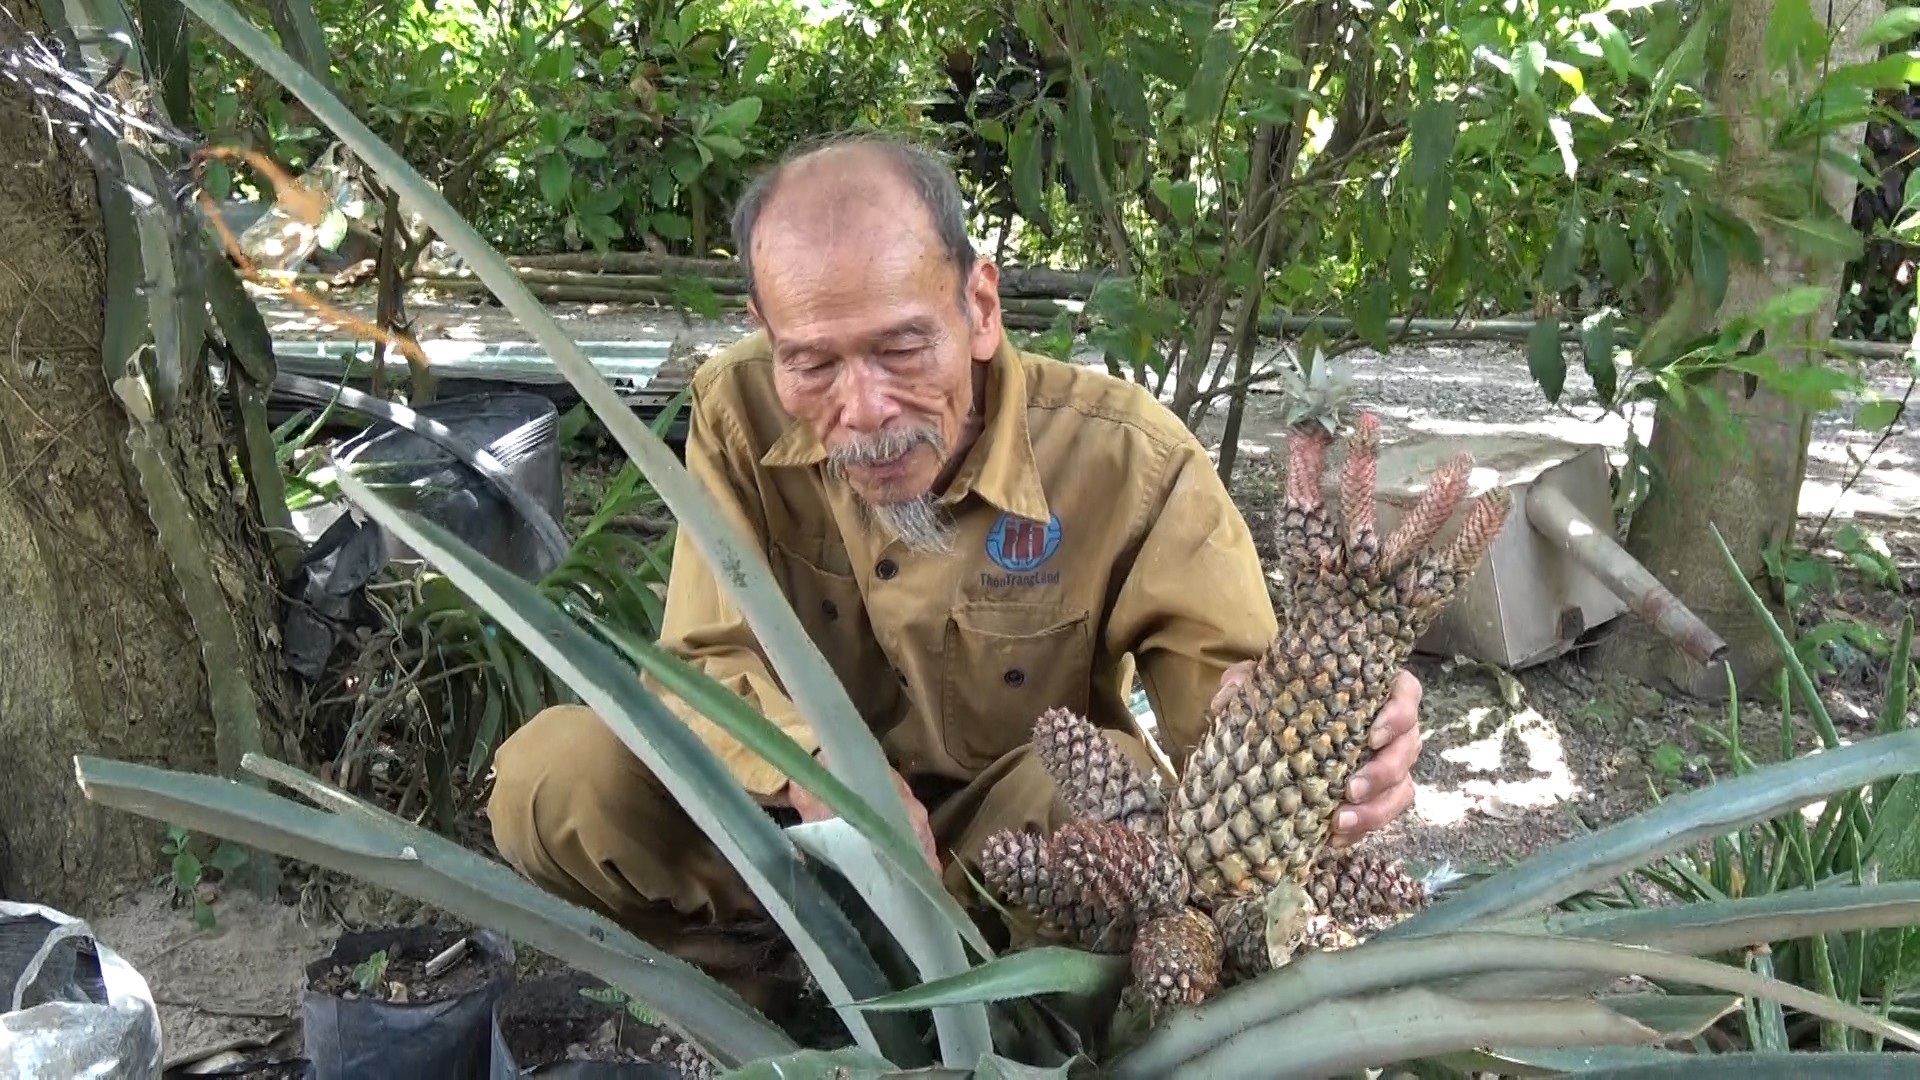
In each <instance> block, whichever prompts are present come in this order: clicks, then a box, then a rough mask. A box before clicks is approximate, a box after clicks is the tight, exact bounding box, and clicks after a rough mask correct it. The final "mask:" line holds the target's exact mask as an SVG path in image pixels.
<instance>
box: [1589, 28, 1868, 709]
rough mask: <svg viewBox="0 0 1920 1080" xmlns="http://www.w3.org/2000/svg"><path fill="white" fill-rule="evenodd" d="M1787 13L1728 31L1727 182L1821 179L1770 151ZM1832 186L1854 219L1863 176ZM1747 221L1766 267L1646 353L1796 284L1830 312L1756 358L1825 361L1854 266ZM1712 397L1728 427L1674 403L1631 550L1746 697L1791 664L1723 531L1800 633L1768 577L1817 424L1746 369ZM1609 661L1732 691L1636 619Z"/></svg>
mask: <svg viewBox="0 0 1920 1080" xmlns="http://www.w3.org/2000/svg"><path fill="white" fill-rule="evenodd" d="M1773 6H1774V5H1773V2H1772V0H1737V2H1736V3H1734V4H1733V5H1732V6H1731V10H1730V11H1729V12H1728V13H1727V15H1726V16H1725V19H1726V22H1725V23H1724V24H1723V25H1722V27H1721V28H1720V29H1721V31H1722V35H1723V40H1724V42H1725V46H1724V48H1725V52H1724V54H1723V58H1722V60H1721V63H1720V65H1719V68H1718V70H1717V71H1716V72H1715V75H1716V78H1715V80H1714V81H1715V82H1716V83H1717V84H1718V85H1717V86H1716V87H1714V88H1712V97H1713V99H1714V101H1715V103H1716V104H1717V105H1718V106H1719V107H1720V109H1721V110H1722V112H1723V115H1724V117H1725V124H1726V139H1727V143H1726V147H1727V150H1726V152H1727V158H1726V162H1725V166H1724V168H1723V170H1722V175H1723V176H1726V177H1741V178H1752V177H1758V176H1761V175H1763V170H1771V171H1773V173H1774V174H1775V175H1779V170H1781V169H1794V170H1796V171H1797V172H1798V173H1799V175H1801V176H1808V175H1810V174H1811V169H1810V168H1809V166H1808V163H1806V162H1805V161H1804V160H1800V161H1782V160H1781V158H1780V156H1779V154H1778V153H1776V152H1770V151H1769V149H1768V145H1767V143H1768V139H1769V137H1770V133H1771V130H1772V127H1773V115H1774V114H1776V113H1777V112H1778V111H1779V110H1778V109H1777V107H1775V108H1772V110H1771V112H1770V111H1769V106H1768V105H1766V104H1764V103H1763V97H1764V96H1765V95H1768V94H1771V93H1774V92H1775V91H1776V90H1777V88H1778V87H1779V86H1780V85H1781V83H1780V81H1779V79H1778V75H1779V73H1776V72H1773V71H1771V70H1770V69H1769V65H1768V61H1767V54H1766V41H1765V39H1766V34H1767V32H1768V30H1767V28H1768V27H1769V26H1770V25H1771V21H1770V20H1771V16H1772V13H1773ZM1824 8H1825V5H1823V4H1821V3H1818V2H1816V3H1815V4H1814V21H1815V22H1817V23H1826V22H1827V15H1826V12H1825V11H1824ZM1883 10H1884V5H1883V4H1882V3H1881V2H1880V0H1866V2H1864V3H1861V4H1859V5H1853V6H1849V7H1847V8H1845V9H1844V10H1843V11H1842V12H1836V13H1835V17H1834V22H1833V24H1831V25H1833V34H1834V39H1835V40H1834V44H1833V50H1832V64H1833V66H1836V67H1837V66H1840V65H1843V64H1849V63H1854V62H1858V61H1860V60H1865V59H1870V58H1871V55H1872V53H1871V50H1863V49H1861V48H1860V46H1859V40H1860V35H1861V34H1862V32H1863V31H1864V30H1865V29H1866V28H1867V27H1868V26H1869V25H1871V24H1872V22H1873V21H1874V19H1876V18H1877V17H1878V16H1879V15H1880V13H1881V12H1882V11H1883ZM1841 19H1844V20H1845V22H1844V24H1842V23H1841V22H1840V20H1841ZM1816 74H1817V70H1816ZM1802 78H1803V80H1807V77H1806V76H1804V75H1803V76H1802ZM1807 81H1810V80H1807ZM1864 133H1865V125H1864V124H1860V125H1856V126H1853V127H1850V128H1847V129H1844V130H1842V131H1840V132H1836V133H1834V134H1833V135H1832V136H1830V141H1831V143H1832V146H1833V150H1834V152H1835V153H1837V154H1842V155H1846V156H1849V157H1851V156H1853V155H1854V154H1856V153H1858V150H1859V147H1860V142H1861V138H1862V136H1863V135H1864ZM1819 183H1820V192H1819V195H1820V197H1821V198H1823V199H1824V200H1825V201H1826V203H1827V205H1828V206H1829V207H1831V208H1832V209H1833V210H1834V211H1835V213H1837V215H1838V216H1839V219H1840V220H1841V221H1843V222H1844V221H1846V220H1848V217H1849V210H1850V208H1851V206H1852V204H1853V198H1854V189H1855V187H1856V184H1855V182H1854V181H1853V180H1852V179H1851V178H1849V177H1848V176H1847V175H1846V174H1844V173H1842V172H1841V171H1839V170H1838V169H1835V168H1833V167H1832V166H1830V165H1822V166H1821V167H1820V179H1819ZM1735 205H1736V206H1739V205H1740V204H1739V203H1736V204H1735ZM1742 216H1743V217H1746V219H1747V220H1748V222H1749V223H1750V224H1752V225H1753V226H1754V228H1755V229H1756V231H1757V232H1758V233H1759V234H1760V239H1761V243H1762V245H1763V248H1764V252H1765V256H1766V260H1765V262H1764V263H1761V264H1753V263H1747V262H1743V261H1739V260H1735V261H1734V262H1733V265H1732V266H1731V268H1730V271H1729V274H1728V279H1727V289H1726V295H1725V297H1724V299H1723V300H1722V302H1721V304H1720V306H1719V308H1718V309H1717V310H1708V307H1707V305H1706V304H1705V303H1704V302H1702V301H1700V300H1699V297H1700V295H1701V294H1700V291H1699V289H1698V286H1697V283H1696V282H1694V281H1693V280H1692V279H1688V280H1687V281H1685V282H1683V283H1682V285H1681V286H1680V290H1679V292H1678V299H1677V301H1676V303H1677V305H1678V310H1679V311H1680V312H1686V311H1689V310H1695V311H1697V312H1698V313H1699V316H1700V317H1697V318H1685V319H1673V320H1665V319H1663V322H1665V323H1667V324H1668V325H1666V326H1664V327H1661V326H1656V327H1655V328H1654V331H1653V332H1650V333H1649V334H1648V335H1647V337H1646V338H1645V339H1643V342H1642V345H1643V347H1645V346H1646V345H1648V344H1649V342H1650V341H1651V340H1652V339H1653V338H1654V337H1655V336H1656V334H1662V335H1663V336H1666V337H1668V339H1669V340H1671V339H1672V338H1684V337H1686V336H1689V335H1690V334H1692V333H1695V332H1698V331H1700V330H1702V329H1705V328H1707V327H1710V326H1714V325H1724V324H1725V323H1726V321H1727V320H1729V319H1732V318H1735V317H1737V316H1740V315H1746V314H1751V313H1753V312H1754V311H1755V310H1757V309H1758V308H1759V307H1760V306H1761V305H1763V304H1765V303H1766V302H1767V301H1768V300H1769V299H1771V298H1773V297H1775V296H1778V295H1779V294H1780V293H1781V292H1782V291H1783V290H1785V289H1788V288H1792V287H1796V286H1800V285H1811V286H1817V287H1819V288H1822V289H1825V290H1827V291H1828V294H1829V295H1828V298H1827V300H1826V302H1825V303H1824V304H1823V305H1822V306H1821V307H1820V309H1819V310H1818V311H1816V312H1814V313H1813V314H1812V315H1811V316H1810V317H1808V318H1807V319H1805V320H1804V321H1803V322H1801V323H1799V324H1797V325H1796V326H1795V328H1794V329H1795V331H1796V333H1795V334H1794V335H1793V337H1794V341H1793V342H1790V343H1782V342H1777V341H1776V342H1756V343H1755V351H1756V352H1765V353H1767V354H1770V355H1772V356H1773V357H1775V358H1777V359H1778V360H1779V362H1780V363H1781V364H1782V365H1784V366H1788V367H1792V366H1795V365H1801V364H1808V363H1820V362H1821V358H1820V357H1819V356H1817V355H1815V354H1813V352H1812V351H1811V349H1810V348H1809V347H1804V346H1803V345H1802V344H1801V343H1803V342H1813V343H1818V342H1824V341H1825V340H1826V339H1827V338H1828V336H1829V335H1830V334H1831V333H1832V330H1833V319H1834V312H1835V308H1836V306H1837V304H1838V301H1839V296H1838V289H1839V286H1840V282H1841V274H1842V272H1843V271H1844V269H1845V266H1844V264H1843V263H1842V262H1840V261H1837V260H1832V259H1816V258H1813V257H1810V256H1809V255H1808V254H1807V253H1806V252H1804V251H1802V250H1800V249H1799V248H1797V247H1795V246H1794V245H1792V244H1791V243H1789V242H1787V241H1785V240H1783V239H1782V238H1781V236H1780V235H1779V234H1778V233H1777V232H1775V231H1773V230H1770V229H1769V228H1767V227H1766V225H1765V223H1764V222H1763V221H1762V220H1760V219H1758V218H1756V217H1754V216H1752V215H1749V214H1743V215H1742ZM1699 389H1700V392H1701V393H1702V394H1703V395H1713V396H1714V398H1715V400H1716V401H1717V403H1719V404H1720V405H1721V406H1723V407H1724V410H1725V412H1726V413H1727V414H1729V415H1730V416H1731V417H1732V418H1733V420H1734V423H1733V424H1731V425H1730V424H1728V423H1727V421H1726V420H1725V419H1723V418H1722V417H1719V416H1715V415H1713V413H1712V412H1710V411H1709V410H1707V409H1706V408H1704V407H1703V406H1701V405H1699V404H1698V403H1688V404H1687V405H1684V406H1683V405H1680V404H1677V403H1675V402H1674V401H1673V400H1672V399H1670V398H1663V399H1661V401H1660V403H1659V406H1658V407H1657V409H1656V411H1655V413H1654V423H1653V434H1652V437H1651V438H1650V439H1649V440H1648V447H1647V450H1648V458H1649V461H1650V462H1651V466H1652V469H1653V476H1652V479H1651V485H1652V486H1651V491H1650V493H1649V495H1648V498H1647V501H1646V503H1645V504H1644V505H1643V507H1642V508H1641V509H1640V511H1639V512H1638V513H1636V514H1635V515H1634V519H1633V524H1632V528H1631V531H1630V533H1629V536H1628V542H1627V547H1628V549H1629V550H1630V551H1631V552H1632V553H1633V554H1634V555H1635V556H1636V557H1637V558H1639V559H1640V561H1641V562H1642V563H1643V564H1644V565H1645V566H1646V567H1647V569H1648V570H1650V571H1651V572H1652V573H1653V574H1654V575H1655V576H1657V577H1658V578H1659V579H1660V580H1661V581H1662V582H1664V583H1665V584H1666V586H1667V587H1668V588H1669V589H1671V590H1672V591H1673V592H1674V593H1675V595H1677V596H1678V597H1679V598H1680V600H1681V601H1682V602H1683V603H1685V604H1686V605H1687V606H1688V607H1689V608H1691V609H1692V610H1693V612H1694V613H1695V614H1697V615H1699V616H1700V617H1701V618H1702V619H1703V620H1705V621H1706V623H1707V625H1709V626H1711V627H1712V628H1713V629H1714V630H1715V632H1717V633H1718V634H1719V635H1720V636H1721V638H1722V639H1723V640H1725V641H1726V643H1727V646H1728V651H1727V655H1726V657H1725V659H1724V663H1725V664H1726V666H1727V668H1728V669H1729V670H1730V671H1731V673H1732V674H1733V677H1734V680H1735V682H1736V683H1737V685H1738V686H1739V687H1740V688H1741V689H1742V691H1743V692H1744V691H1745V690H1746V689H1748V688H1751V687H1754V686H1756V685H1757V684H1759V683H1760V682H1762V681H1764V680H1765V679H1767V678H1768V677H1769V676H1771V675H1772V674H1773V673H1774V672H1776V671H1777V670H1778V667H1779V664H1780V662H1781V660H1782V658H1781V657H1780V655H1779V651H1778V650H1777V649H1776V648H1775V647H1774V645H1773V642H1772V640H1771V638H1770V637H1769V636H1768V633H1767V631H1766V626H1765V623H1764V622H1763V621H1762V620H1761V619H1760V618H1759V616H1758V615H1757V614H1756V613H1755V612H1754V611H1753V608H1752V605H1751V604H1750V602H1749V601H1748V600H1747V598H1746V596H1745V595H1744V593H1743V592H1742V590H1741V589H1740V587H1739V584H1738V583H1737V582H1735V581H1734V580H1733V579H1732V577H1731V575H1730V574H1729V572H1728V570H1727V567H1726V565H1725V561H1724V559H1723V557H1722V556H1721V554H1720V550H1719V548H1718V546H1717V545H1716V544H1715V543H1714V540H1713V532H1712V530H1711V529H1710V528H1709V526H1712V527H1713V528H1717V529H1719V531H1720V534H1721V536H1722V537H1723V538H1724V539H1725V540H1726V543H1727V547H1728V549H1729V550H1730V551H1732V553H1733V555H1734V557H1735V560H1736V561H1737V562H1738V564H1739V566H1740V571H1741V574H1742V576H1744V577H1745V578H1746V579H1747V580H1748V581H1749V582H1751V583H1752V584H1753V586H1754V588H1755V591H1756V592H1758V593H1759V594H1760V596H1761V597H1762V599H1764V600H1766V601H1767V602H1768V605H1769V607H1770V608H1771V609H1772V612H1773V614H1774V617H1775V618H1776V619H1778V620H1779V621H1780V624H1781V626H1782V627H1785V628H1787V629H1788V631H1789V632H1791V623H1790V620H1789V619H1788V618H1787V616H1786V613H1785V612H1784V610H1782V608H1781V607H1780V601H1779V597H1778V596H1777V594H1776V590H1774V589H1773V588H1772V587H1771V586H1770V585H1769V583H1768V582H1767V580H1766V573H1767V572H1766V567H1765V563H1764V560H1763V555H1764V552H1765V551H1766V549H1767V547H1768V546H1769V545H1771V544H1774V543H1776V542H1786V541H1789V540H1791V539H1792V536H1793V532H1794V527H1795V524H1796V523H1797V521H1798V519H1799V501H1800V486H1801V481H1802V478H1803V477H1804V475H1805V472H1806V458H1807V443H1808V439H1809V436H1810V433H1811V429H1812V417H1811V416H1810V415H1809V414H1808V412H1807V410H1806V409H1805V408H1804V407H1802V406H1800V405H1799V404H1797V403H1795V402H1793V401H1790V400H1788V399H1787V398H1785V397H1783V396H1781V395H1780V394H1779V393H1776V392H1775V391H1773V390H1772V389H1770V388H1768V387H1767V386H1765V385H1762V384H1760V383H1758V382H1757V381H1750V380H1749V379H1748V378H1747V377H1745V376H1743V375H1741V374H1738V373H1722V374H1720V375H1718V376H1716V377H1715V378H1714V379H1713V380H1712V381H1711V382H1710V383H1708V384H1706V385H1704V386H1701V387H1700V388H1699ZM1597 660H1598V662H1599V663H1600V664H1601V665H1602V666H1604V667H1605V668H1607V669H1609V670H1619V671H1624V672H1626V673H1628V674H1630V675H1633V676H1635V677H1637V678H1640V679H1642V680H1643V681H1646V682H1648V683H1650V684H1652V685H1655V686H1659V687H1663V688H1666V689H1673V690H1679V691H1681V692H1683V693H1694V694H1701V695H1720V694H1724V693H1725V692H1726V689H1727V687H1726V682H1725V678H1726V676H1725V674H1724V673H1720V672H1717V671H1713V670H1707V671H1703V670H1702V669H1701V668H1700V667H1699V666H1698V665H1697V664H1696V663H1694V662H1692V661H1690V660H1689V659H1688V658H1687V657H1686V656H1684V655H1683V654H1682V653H1681V652H1680V651H1679V650H1678V649H1677V648H1675V647H1674V645H1673V644H1672V643H1671V642H1669V641H1667V640H1666V639H1664V638H1661V637H1659V636H1658V635H1657V634H1655V633H1654V632H1653V630H1652V628H1651V627H1650V626H1648V625H1647V624H1646V623H1644V622H1641V621H1638V620H1627V621H1624V622H1623V623H1622V624H1621V625H1620V627H1619V629H1618V631H1617V632H1616V633H1615V634H1613V635H1612V636H1611V637H1610V638H1609V639H1608V640H1607V641H1605V642H1604V643H1603V644H1602V646H1601V648H1600V649H1599V650H1598V656H1597Z"/></svg>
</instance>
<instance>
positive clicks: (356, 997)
mask: <svg viewBox="0 0 1920 1080" xmlns="http://www.w3.org/2000/svg"><path fill="white" fill-rule="evenodd" d="M513 979H514V971H513V950H512V948H511V947H510V946H509V945H508V944H507V942H506V939H504V938H502V937H501V936H500V935H498V934H496V933H493V932H492V931H487V930H455V929H448V928H443V927H438V926H432V925H427V926H409V927H389V928H384V929H378V930H368V931H357V932H349V933H345V934H342V935H341V936H340V939H339V941H338V942H336V943H335V945H334V948H333V951H332V952H331V953H330V954H328V955H327V956H326V957H324V958H322V959H320V960H317V961H315V962H314V963H313V964H311V965H309V966H308V968H307V988H306V991H305V993H304V994H303V995H302V997H301V1002H300V1020H301V1024H302V1026H303V1028H304V1030H303V1035H304V1036H305V1039H306V1056H307V1059H308V1060H309V1061H311V1062H312V1065H313V1078H314V1080H333V1078H336V1077H337V1078H340V1080H347V1078H352V1080H383V1078H386V1077H393V1078H394V1080H401V1078H409V1080H411V1078H416V1077H422V1076H432V1077H436V1078H438V1077H445V1078H446V1080H460V1078H465V1077H471V1078H474V1080H482V1078H485V1077H487V1076H488V1070H489V1068H490V1067H491V1060H492V1051H493V1048H492V1034H491V1033H492V1027H493V1024H492V1016H493V1006H494V1003H495V1002H497V1001H498V1000H499V999H500V998H501V996H502V995H503V994H505V993H506V991H507V990H508V989H509V988H510V987H511V986H512V985H513Z"/></svg>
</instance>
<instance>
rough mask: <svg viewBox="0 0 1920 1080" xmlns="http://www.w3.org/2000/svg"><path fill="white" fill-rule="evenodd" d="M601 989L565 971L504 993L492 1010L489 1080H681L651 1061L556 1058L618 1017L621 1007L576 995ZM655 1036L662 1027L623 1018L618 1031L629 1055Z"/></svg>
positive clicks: (673, 1071) (588, 979) (642, 1053)
mask: <svg viewBox="0 0 1920 1080" xmlns="http://www.w3.org/2000/svg"><path fill="white" fill-rule="evenodd" d="M600 985H601V984H600V983H599V982H598V981H597V980H595V979H593V978H592V977H591V976H588V975H585V974H583V973H581V972H577V971H570V972H566V973H563V974H559V975H548V976H544V977H541V978H537V979H528V980H527V981H526V982H524V983H520V984H518V985H517V986H515V987H514V988H513V990H512V991H511V992H509V993H508V994H505V995H503V996H502V997H501V999H500V1000H499V1001H498V1002H496V1003H495V1005H494V1007H493V1073H492V1078H491V1080H522V1078H526V1077H538V1078H540V1080H681V1078H682V1076H683V1075H684V1074H683V1073H682V1072H681V1071H680V1070H679V1069H677V1068H675V1067H673V1066H671V1065H663V1064H660V1063H658V1062H654V1061H591V1060H567V1059H565V1058H564V1057H562V1056H560V1054H561V1050H560V1048H562V1047H565V1046H567V1045H569V1044H578V1043H585V1042H587V1041H588V1040H589V1039H590V1038H592V1037H593V1035H594V1034H595V1033H596V1032H597V1031H599V1030H600V1029H601V1028H602V1027H603V1025H605V1024H606V1023H607V1022H608V1021H609V1020H610V1019H612V1018H613V1017H615V1016H616V1015H617V1011H616V1010H617V1009H619V1008H620V1006H614V1005H607V1004H603V1003H601V1002H598V1001H593V1000H590V999H588V998H587V997H586V996H584V995H583V994H581V991H582V990H588V989H593V988H596V987H598V986H600ZM660 1034H661V1029H659V1028H657V1027H654V1026H653V1025H651V1024H646V1023H643V1022H641V1021H639V1020H637V1019H634V1018H632V1017H628V1018H627V1019H626V1021H625V1023H624V1024H623V1025H622V1027H621V1030H620V1038H619V1046H620V1048H621V1049H623V1050H626V1051H629V1052H630V1054H631V1055H632V1056H634V1057H644V1056H645V1055H646V1054H647V1052H648V1048H649V1047H650V1045H651V1044H652V1043H653V1041H654V1040H655V1039H656V1038H657V1037H659V1035H660ZM556 1044H557V1045H556ZM523 1058H524V1059H525V1060H522V1059H523Z"/></svg>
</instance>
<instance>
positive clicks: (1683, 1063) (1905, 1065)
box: [1573, 1051, 1914, 1080]
mask: <svg viewBox="0 0 1920 1080" xmlns="http://www.w3.org/2000/svg"><path fill="white" fill-rule="evenodd" d="M1573 1075H1575V1076H1579V1077H1581V1078H1582V1080H1701V1078H1703V1077H1704V1078H1718V1077H1725V1078H1726V1080H1813V1078H1815V1077H1827V1076H1831V1077H1836V1078H1844V1080H1911V1077H1912V1076H1913V1075H1914V1061H1913V1059H1912V1058H1911V1057H1910V1056H1909V1055H1906V1054H1867V1053H1841V1052H1826V1053H1798V1054H1795V1053H1786V1052H1773V1053H1747V1052H1739V1051H1736V1052H1733V1053H1727V1054H1713V1055H1703V1054H1675V1055H1673V1056H1672V1058H1671V1059H1670V1060H1667V1061H1660V1062H1653V1061H1649V1062H1642V1063H1638V1064H1633V1065H1616V1066H1601V1067H1599V1068H1593V1069H1582V1070H1579V1071H1578V1072H1575V1073H1574V1074H1573Z"/></svg>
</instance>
